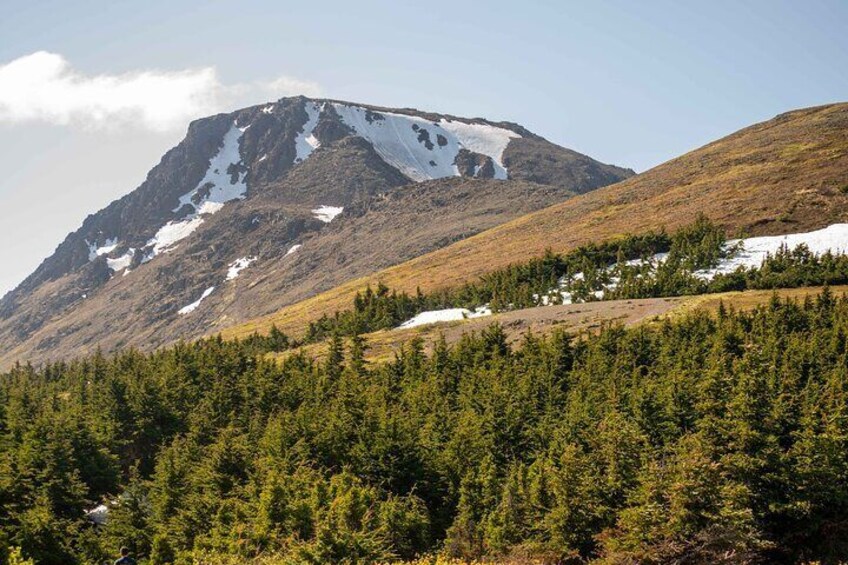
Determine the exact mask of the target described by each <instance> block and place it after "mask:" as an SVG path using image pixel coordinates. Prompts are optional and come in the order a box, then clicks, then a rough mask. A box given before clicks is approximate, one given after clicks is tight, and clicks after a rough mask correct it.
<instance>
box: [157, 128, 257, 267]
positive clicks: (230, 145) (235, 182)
mask: <svg viewBox="0 0 848 565" xmlns="http://www.w3.org/2000/svg"><path fill="white" fill-rule="evenodd" d="M248 127H250V126H245V127H243V128H240V127H238V125H236V124H235V123H233V125H232V126H231V127H230V129H229V131H227V133H226V134H224V139H223V141H222V144H221V148H220V149H219V150H218V153H216V154H215V156H213V157H212V159H211V160H210V161H209V168H208V169H206V174H205V175H204V176H203V179H202V180H201V181H200V182H199V183H198V184H197V186H196V187H195V188H194V189H192V190H191V191H189V192H187V193H185V194H183V195H182V196H180V203H179V205H178V206H177V207H176V208H174V209H173V210H172V211H173V212H178V211H180V210H181V209H183V208H184V207H185V206H190V207H191V208H192V211H191V212H189V213H188V214H186V215H185V216H183V218H182V219H180V220H172V221H170V222H168V223H166V224H165V225H164V226H162V227H161V228H159V230H158V231H157V232H156V234H155V235H154V236H153V237H152V238H150V239H149V240H148V241H147V244H146V246H145V249H147V252H146V253H145V255H144V258H143V259H142V263H146V262H148V261H150V260H151V259H153V258H154V257H156V256H157V255H159V254H160V253H167V252H168V251H171V250H172V249H174V247H175V245H176V244H177V243H178V242H179V241H181V240H183V239H185V238H187V237H188V236H190V235H191V234H192V233H193V232H194V231H195V230H196V229H197V228H199V227H200V225H201V224H203V216H207V215H211V214H215V213H217V212H219V211H220V210H221V208H223V207H224V204H226V203H227V202H231V201H233V200H242V199H244V198H245V197H246V195H247V183H246V182H245V176H246V175H247V169H246V167H244V166H243V164H242V159H241V153H240V149H239V142H240V140H241V136H242V135H243V134H244V132H245V130H247V128H248Z"/></svg>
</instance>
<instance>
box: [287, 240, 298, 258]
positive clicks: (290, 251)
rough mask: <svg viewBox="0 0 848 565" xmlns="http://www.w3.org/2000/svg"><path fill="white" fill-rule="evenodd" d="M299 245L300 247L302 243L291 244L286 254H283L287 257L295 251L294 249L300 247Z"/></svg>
mask: <svg viewBox="0 0 848 565" xmlns="http://www.w3.org/2000/svg"><path fill="white" fill-rule="evenodd" d="M301 247H302V245H301V244H299V243H298V244H296V245H292V246H291V249H289V250H288V251H286V255H285V256H286V257H288V256H289V255H291V254H292V253H294V252H296V251H297V250H298V249H300V248H301Z"/></svg>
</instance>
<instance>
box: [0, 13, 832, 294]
mask: <svg viewBox="0 0 848 565" xmlns="http://www.w3.org/2000/svg"><path fill="white" fill-rule="evenodd" d="M0 13H2V14H3V16H2V18H0V67H2V66H3V65H5V64H9V63H11V62H14V61H16V60H18V59H20V58H22V57H26V56H28V55H31V54H33V53H36V52H41V51H47V52H50V53H52V54H54V55H56V56H61V58H62V59H63V60H64V61H65V64H66V65H67V67H68V68H69V69H72V71H73V72H74V73H76V74H77V75H79V76H85V77H96V76H127V74H128V73H129V74H132V73H138V72H140V71H149V70H155V71H158V72H167V73H176V72H197V73H199V72H200V70H203V69H205V70H207V71H210V70H212V71H214V80H211V79H210V80H206V81H205V82H204V81H203V80H199V82H198V84H199V85H200V86H198V88H214V89H215V90H216V93H217V94H216V96H215V100H214V102H211V103H209V104H207V105H206V106H202V109H204V110H206V109H210V108H211V109H214V110H215V111H217V110H225V109H229V108H231V107H232V108H234V107H236V106H238V105H245V104H249V103H258V102H261V101H263V100H268V99H274V98H276V97H277V96H276V95H275V94H276V93H277V92H278V93H279V95H286V94H293V93H294V91H296V90H298V89H307V90H309V91H310V92H312V93H316V92H320V93H321V94H323V95H325V96H328V97H333V98H340V99H347V100H353V101H359V102H368V103H374V104H381V105H386V106H404V107H407V106H408V107H417V108H420V109H427V110H434V111H441V112H447V113H453V114H457V115H465V116H484V117H487V118H490V119H497V120H500V119H503V120H511V121H515V122H519V123H521V124H522V125H524V126H526V127H528V128H529V129H531V130H532V131H534V132H536V133H538V134H540V135H542V136H544V137H546V138H548V139H550V140H551V141H554V142H556V143H559V144H561V145H565V146H567V147H571V148H573V149H576V150H578V151H581V152H584V153H587V154H589V155H591V156H593V157H595V158H597V159H600V160H602V161H605V162H610V163H615V164H618V165H623V166H629V167H632V168H634V169H636V170H637V171H642V170H645V169H647V168H649V167H651V166H654V165H656V164H659V163H661V162H663V161H665V160H667V159H670V158H672V157H674V156H677V155H679V154H681V153H683V152H686V151H688V150H690V149H693V148H695V147H698V146H700V145H702V144H704V143H706V142H709V141H711V140H713V139H715V138H717V137H720V136H722V135H725V134H728V133H730V132H732V131H734V130H736V129H739V128H740V127H744V126H746V125H749V124H751V123H754V122H757V121H762V120H764V119H768V118H770V117H772V116H774V115H775V114H778V113H781V112H784V111H786V110H790V109H793V108H798V107H804V106H811V105H817V104H824V103H828V102H836V101H843V100H846V99H848V95H846V93H848V73H846V72H845V69H848V34H846V33H845V30H846V28H848V2H844V1H842V2H837V1H830V2H828V1H809V2H797V1H796V2H779V1H770V2H765V1H762V2H761V1H752V2H745V3H742V2H738V1H736V2H731V1H713V2H701V3H695V2H681V1H677V2H665V1H645V2H638V3H637V2H623V1H622V2H613V1H609V2H598V1H595V2H583V3H576V2H563V1H560V2H553V1H551V2H541V1H532V0H531V1H524V2H520V3H516V2H500V1H493V2H485V3H483V2H462V1H458V0H455V1H453V2H441V1H436V0H431V1H429V2H422V1H415V2H413V1H408V2H407V1H398V0H395V1H392V2H390V1H374V2H368V1H362V2H350V1H346V2H342V1H338V2H337V1H324V2H320V3H318V2H303V1H300V2H286V1H277V2H224V1H218V2H203V3H199V2H181V1H177V0H170V1H168V2H165V1H160V0H147V1H146V2H144V3H141V2H121V1H110V2H93V1H90V2H82V1H76V2H74V1H68V0H65V1H54V2H46V1H29V2H25V3H24V2H17V1H16V2H11V1H7V0H0ZM168 76H169V77H170V76H171V75H168ZM198 76H199V75H198ZM280 77H284V79H283V80H282V82H281V81H280V80H279V79H280ZM171 78H173V77H171ZM206 78H207V79H208V78H209V77H208V76H207V77H206ZM274 81H277V82H274ZM134 84H135V83H131V84H130V85H129V86H128V87H127V88H132V86H133V85H134ZM210 85H211V86H210ZM274 85H278V86H279V88H278V90H277V92H275V90H274ZM7 87H8V85H7ZM2 104H3V100H2V93H0V146H2V147H3V148H4V151H2V152H0V168H2V170H3V171H4V174H3V175H0V230H2V235H3V238H4V241H9V242H10V243H8V244H4V245H3V246H0V265H3V268H2V269H1V270H0V293H2V292H3V291H5V290H8V289H9V288H11V287H12V286H13V285H14V284H16V283H17V282H19V280H20V279H21V278H22V277H23V276H25V275H26V274H27V273H28V272H30V271H31V270H32V269H33V268H34V267H35V266H36V265H37V263H38V262H39V261H40V260H41V259H42V258H43V257H45V256H46V255H48V254H49V253H50V252H51V251H52V250H53V249H54V248H55V246H56V245H57V244H58V243H59V242H60V241H61V239H62V238H63V237H64V236H65V235H66V234H67V233H68V232H69V231H71V230H73V229H75V228H76V227H77V226H78V225H79V223H80V222H81V221H82V219H83V218H84V217H85V215H86V214H88V213H91V212H94V211H96V210H97V209H99V208H101V207H103V206H105V205H106V204H108V202H109V201H111V200H112V199H114V198H116V197H119V196H121V195H122V194H125V193H126V192H129V191H130V190H132V189H133V188H134V187H135V186H137V185H138V184H139V183H140V182H141V181H142V180H143V178H144V175H145V174H146V172H147V170H149V168H150V167H151V166H152V165H154V164H155V163H156V162H157V161H158V159H159V157H160V156H161V154H162V153H163V152H164V151H165V150H166V149H167V148H168V147H170V146H172V145H174V144H175V143H176V142H178V141H179V139H180V138H181V137H182V134H183V133H184V130H185V124H186V123H187V121H188V119H189V117H188V116H189V114H190V113H191V112H188V113H187V114H186V115H185V116H183V114H180V113H179V112H176V113H173V112H172V113H170V114H168V115H167V118H168V123H167V125H166V126H162V127H159V126H158V125H157V124H160V122H156V123H155V124H154V123H153V122H152V121H151V123H148V124H147V125H145V124H139V123H133V121H132V120H125V121H119V120H110V123H109V124H107V125H104V124H99V125H98V124H96V123H95V124H94V125H93V126H92V125H91V124H87V123H86V118H85V114H84V111H83V110H80V109H79V108H76V109H75V110H73V112H76V113H73V112H71V113H70V114H68V113H63V112H66V111H68V112H70V110H67V109H65V108H59V109H56V108H52V109H51V110H50V112H48V113H46V114H45V112H44V111H43V109H39V110H38V113H36V114H32V113H30V114H26V115H23V114H21V113H20V112H18V114H14V113H10V112H7V114H6V115H5V117H4V113H3V106H2ZM57 104H58V102H57ZM29 109H30V110H31V108H29ZM192 111H195V112H198V111H200V108H199V107H198V108H193V109H192ZM80 112H82V113H80ZM10 115H11V117H10ZM22 116H23V117H22ZM69 116H70V117H69ZM116 124H117V125H116ZM160 125H161V124H160ZM154 126H155V127H154Z"/></svg>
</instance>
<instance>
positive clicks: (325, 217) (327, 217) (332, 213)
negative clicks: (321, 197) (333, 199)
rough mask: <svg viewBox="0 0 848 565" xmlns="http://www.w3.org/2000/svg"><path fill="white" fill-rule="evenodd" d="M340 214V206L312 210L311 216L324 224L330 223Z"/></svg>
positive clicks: (342, 209) (341, 208)
mask: <svg viewBox="0 0 848 565" xmlns="http://www.w3.org/2000/svg"><path fill="white" fill-rule="evenodd" d="M342 212H344V208H343V207H341V206H318V207H317V208H315V209H314V210H312V214H313V215H314V216H315V217H316V218H318V219H319V220H321V221H322V222H324V223H325V224H329V223H330V222H332V221H333V220H334V219H335V218H336V216H338V215H339V214H341V213H342Z"/></svg>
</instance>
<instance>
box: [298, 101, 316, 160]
mask: <svg viewBox="0 0 848 565" xmlns="http://www.w3.org/2000/svg"><path fill="white" fill-rule="evenodd" d="M304 110H306V115H307V120H306V124H304V126H303V129H302V130H301V131H300V133H298V134H297V137H295V139H294V148H295V152H296V154H295V158H294V162H295V163H300V162H301V161H303V160H304V159H306V158H307V157H309V156H310V155H311V154H312V152H313V151H315V150H316V149H318V147H320V145H321V142H320V141H318V139H316V137H315V135H314V134H313V133H312V132H313V131H314V130H315V126H317V125H318V116H320V115H321V107H320V106H319V105H318V104H316V103H314V102H308V101H307V102H306V105H305V106H304Z"/></svg>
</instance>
